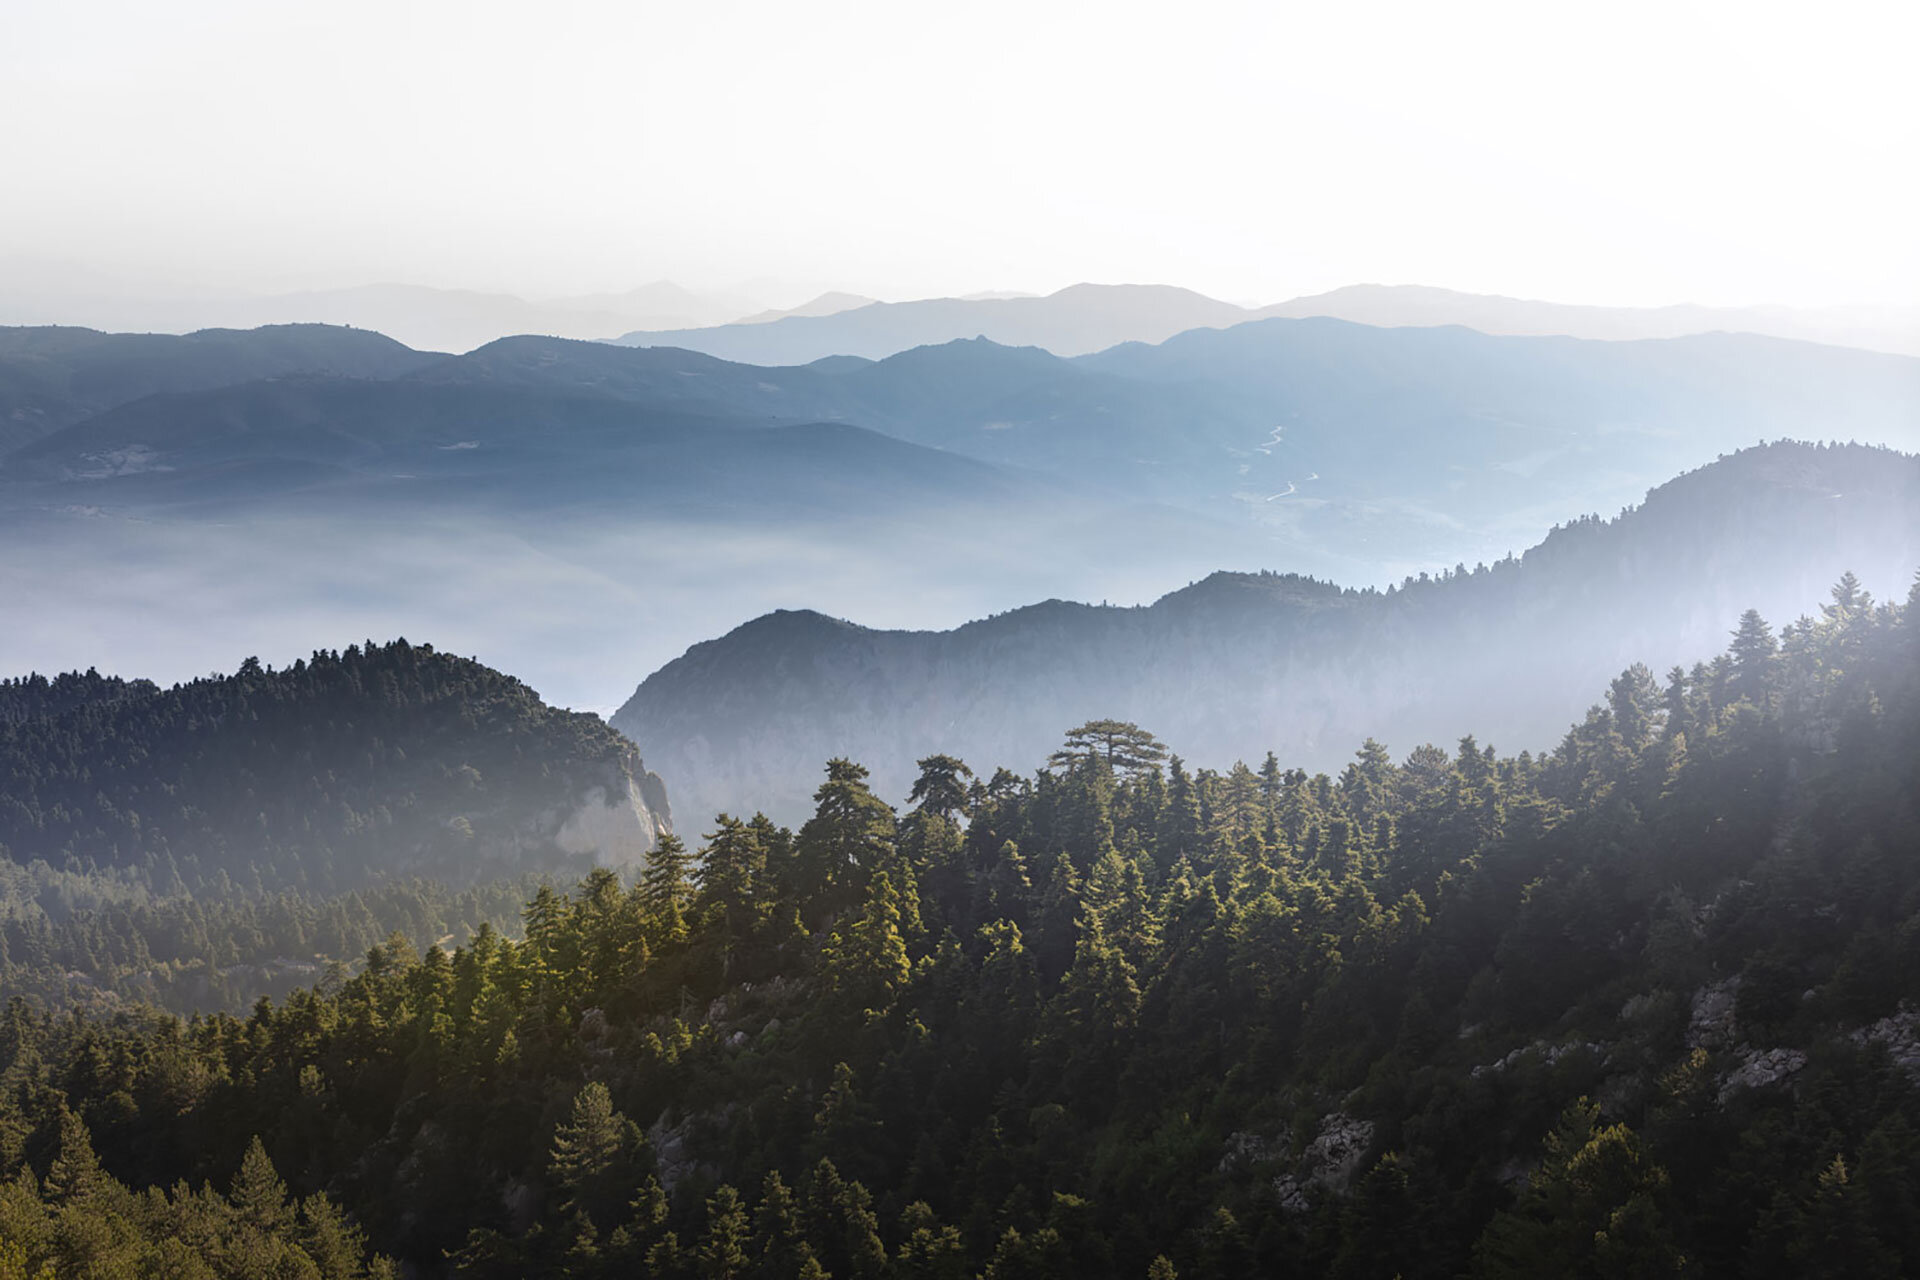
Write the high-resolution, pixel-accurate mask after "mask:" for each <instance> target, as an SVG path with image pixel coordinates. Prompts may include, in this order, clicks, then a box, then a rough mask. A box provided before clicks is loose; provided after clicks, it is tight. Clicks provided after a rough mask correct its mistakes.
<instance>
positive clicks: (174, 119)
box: [0, 0, 1920, 304]
mask: <svg viewBox="0 0 1920 1280" xmlns="http://www.w3.org/2000/svg"><path fill="white" fill-rule="evenodd" d="M1916 13H1920V10H1917V9H1916V8H1915V6H1913V5H1911V4H1909V3H1904V2H1902V3H1884V4H1859V5H1850V4H1839V3H1831V2H1827V3H1822V4H1819V5H1807V4H1799V5H1793V6H1786V5H1769V4H1757V3H1753V2H1752V0H1747V2H1745V3H1737V4H1686V3H1678V2H1676V0H1663V2H1662V3H1658V4H1645V5H1640V4H1625V3H1617V2H1615V3H1606V4H1593V5H1586V6H1575V5H1571V4H1541V3H1538V2H1537V0H1532V2H1528V3H1517V4H1512V5H1488V4H1434V3H1431V2H1430V0H1426V2H1422V3H1414V4H1404V5H1380V4H1361V3H1345V2H1343V3H1332V2H1330V0H1320V2H1318V3H1312V4H1278V3H1250V4H1245V5H1225V4H1205V3H1193V2H1191V0H1187V2H1183V3H1180V4H1171V3H1165V2H1164V0H1162V2H1160V3H1154V4H1142V5H1128V4H1119V3H1114V2H1113V0H1104V2H1102V3H1092V4H1071V3H1044V2H1042V3H1036V2H1035V0H1020V2H1017V3H1002V2H1000V0H971V2H969V3H966V4H931V3H918V2H914V0H889V2H886V3H838V2H835V3H823V2H820V0H776V2H772V3H757V2H756V3H748V2H743V0H698V2H695V3H690V2H688V0H676V2H675V3H671V4H659V3H646V2H635V0H608V2H599V0H573V2H564V0H548V2H547V3H542V4H532V3H526V2H525V0H522V2H521V3H517V4H498V3H487V2H482V0H458V2H457V3H437V2H436V3H407V2H406V0H379V2H377V3H362V2H361V0H324V2H323V3H311V4H309V3H261V2H260V0H238V2H228V0H170V2H169V3H166V4H155V3H153V2H152V0H0V118H4V119H5V120H7V121H8V122H9V123H8V127H7V128H6V129H4V130H0V175H4V178H0V184H3V187H4V197H3V198H0V269H4V270H5V271H6V272H8V273H9V274H10V275H11V276H12V285H11V287H13V288H16V289H27V288H30V287H34V286H35V285H36V284H37V283H38V282H40V281H42V280H45V279H48V278H51V277H57V276H60V275H62V274H64V273H65V272H66V271H67V270H68V269H69V267H71V266H82V267H87V268H91V269H94V270H97V271H100V272H103V273H106V274H107V275H108V276H119V277H132V278H136V279H139V280H141V281H144V282H146V283H147V284H148V285H150V286H152V287H156V288H165V289H176V288H177V289H192V290H195V291H228V290H238V291H246V290H258V291H275V290H280V289H287V288H300V287H312V286H329V285H344V284H357V283H365V282H369V281H375V280H403V281H410V282H416V283H422V284H434V285H445V286H466V287H477V288H487V289H496V288H498V289H509V290H514V291H519V292H523V293H540V292H571V291H592V290H603V289H623V288H628V287H631V286H633V285H635V284H638V283H641V282H643V281H646V280H650V279H655V278H659V277H670V278H673V279H676V280H679V281H681V282H683V283H687V284H689V285H693V286H696V287H707V288H713V287H720V286H737V285H739V284H740V283H741V282H745V281H750V280H755V279H756V278H767V277H770V278H774V279H777V280H781V281H785V282H788V284H789V285H790V286H792V287H793V288H794V289H803V288H806V287H809V286H814V285H820V286H825V285H834V286H838V287H844V288H850V289H856V290H860V291H863V292H867V293H870V294H874V295H877V296H883V297H895V298H898V297H910V296H922V295H927V294H936V293H948V292H951V293H960V292H968V291H973V290H980V289H988V288H1019V289H1029V290H1036V291H1040V290H1048V289H1052V288H1055V287H1058V286H1061V285H1064V284H1067V283H1071V282H1074V281H1077V280H1083V279H1084V280H1099V281H1109V282H1117V281H1164V282H1169V283H1178V284H1185V285H1189V286H1191V287H1194V288H1198V289H1202V290H1204V291H1206V292H1209V293H1212V294H1215V295H1217V296H1222V297H1227V298H1232V299H1235V300H1239V301H1271V300H1277V299H1279V298H1283V297H1287V296H1291V295H1295V294H1300V293H1307V292H1315V291H1318V290H1321V289H1326V288H1331V287H1335V286H1338V285H1341V284H1346V283H1352V282H1355V281H1361V280H1371V281H1384V282H1396V283H1398V282H1406V283H1430V284H1440V285H1449V286H1453V287H1458V288H1465V289H1472V290H1484V291H1491V292H1503V293H1510V294H1517V295H1524V296H1534V297H1551V298H1556V299H1560V300H1566V301H1582V302H1601V303H1658V302H1668V301H1679V300H1692V301H1699V302H1708V303H1742V302H1755V301H1776V302H1786V303H1794V304H1820V303H1829V302H1850V301H1869V302H1872V301H1878V302H1888V303H1911V302H1913V301H1914V300H1915V299H1916V298H1920V236H1916V234H1915V231H1914V228H1915V227H1920V177H1916V171H1917V166H1916V164H1915V157H1916V156H1920V76H1916V75H1915V74H1914V72H1913V67H1912V50H1913V48H1914V47H1915V38H1916V36H1920V29H1917V28H1920V19H1916V17H1915V14H1916ZM6 287H9V285H8V282H7V280H6V279H4V278H0V288H6ZM769 291H770V289H769V287H768V286H766V285H765V284H764V283H763V284H762V286H761V292H762V293H763V294H764V293H767V292H769Z"/></svg>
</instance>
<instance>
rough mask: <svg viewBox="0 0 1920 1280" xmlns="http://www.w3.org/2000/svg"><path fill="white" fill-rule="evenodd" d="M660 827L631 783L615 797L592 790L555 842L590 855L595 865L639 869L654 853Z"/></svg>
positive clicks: (602, 790) (605, 791)
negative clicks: (658, 827)
mask: <svg viewBox="0 0 1920 1280" xmlns="http://www.w3.org/2000/svg"><path fill="white" fill-rule="evenodd" d="M659 825H661V824H660V821H659V819H657V818H656V815H655V814H654V813H653V812H652V811H651V810H649V809H648V808H647V805H646V801H645V800H643V799H642V798H641V795H640V789H639V788H638V787H637V786H634V785H633V784H632V783H631V782H629V783H628V784H627V785H626V786H624V787H615V788H614V789H613V793H612V794H609V793H608V788H606V787H589V788H588V789H587V791H586V794H585V795H583V796H581V797H580V807H579V808H577V809H575V810H574V811H573V813H572V814H570V815H569V816H568V817H567V820H566V822H565V823H563V824H562V825H561V827H560V830H559V831H558V832H556V833H555V835H554V837H553V840H554V843H555V844H557V845H559V846H560V847H561V848H562V849H564V850H566V851H567V852H568V853H573V854H591V855H592V856H593V860H594V864H595V865H596V866H601V867H637V866H640V865H641V864H643V863H644V862H645V861H646V860H647V855H648V854H649V853H651V852H652V851H653V846H654V841H655V840H656V838H657V837H656V835H655V830H656V827H657V826H659Z"/></svg>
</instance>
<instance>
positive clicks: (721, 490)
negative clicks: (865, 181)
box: [0, 300, 1920, 581]
mask: <svg viewBox="0 0 1920 1280" xmlns="http://www.w3.org/2000/svg"><path fill="white" fill-rule="evenodd" d="M1014 301H1031V300H1014ZM283 332H286V333H294V332H297V333H298V334H301V335H308V336H311V335H322V334H333V335H336V336H337V338H338V339H339V342H338V345H340V346H342V347H357V346H366V345H368V344H370V343H377V342H379V341H380V340H378V339H377V338H375V337H374V336H373V335H361V334H357V333H355V332H354V331H341V330H312V331H307V330H300V331H274V330H263V331H259V333H260V334H261V335H267V336H271V335H276V334H280V333H283ZM245 336H246V335H239V337H245ZM139 341H142V342H153V343H159V344H167V343H172V344H180V345H181V349H182V350H187V351H191V352H193V353H194V354H196V355H203V354H205V353H206V351H207V350H213V349H218V350H226V349H228V348H233V349H235V350H236V351H238V352H239V354H238V355H236V356H235V358H234V359H232V360H231V361H230V362H229V366H230V367H229V369H228V372H227V375H226V376H227V377H228V378H229V379H231V381H232V382H233V384H234V385H229V386H219V385H212V386H207V387H205V388H201V389H191V390H183V391H178V392H172V393H170V394H163V395H151V396H147V397H145V398H142V399H138V400H133V401H132V402H131V403H127V404H122V405H118V406H116V407H114V408H111V409H109V410H107V411H106V412H103V413H98V414H96V415H95V416H93V417H91V418H89V419H87V420H85V421H79V422H74V423H73V424H72V425H69V426H65V427H63V428H62V429H60V430H58V431H56V432H53V433H51V434H49V435H47V436H45V437H44V438H42V439H39V440H37V441H34V442H33V443H31V444H29V445H26V446H25V447H22V448H19V449H17V450H16V451H15V452H14V453H13V454H12V455H11V457H9V458H7V459H5V460H4V461H3V462H0V481H4V480H9V479H10V480H14V481H18V482H36V483H38V484H40V485H41V486H42V487H43V490H44V486H45V485H47V484H49V483H51V484H57V485H58V486H59V489H58V495H57V496H59V497H60V499H61V500H62V501H65V502H68V503H71V502H86V503H89V504H95V505H106V506H124V505H127V504H129V503H132V504H135V505H139V504H145V503H151V502H162V503H174V502H181V501H203V500H207V499H210V498H217V499H220V500H241V499H244V498H245V497H246V496H247V495H248V493H249V491H250V489H256V490H257V491H258V493H259V494H261V495H265V494H274V495H279V494H284V493H287V492H292V491H304V490H309V489H314V490H325V491H326V492H327V493H328V494H330V495H333V496H334V497H338V496H340V495H343V494H346V493H349V492H352V493H356V494H365V493H371V492H373V491H376V490H377V491H381V492H388V493H400V492H402V491H406V492H408V493H417V494H418V495H419V496H420V497H422V498H424V499H430V500H434V501H445V500H454V499H462V500H464V499H471V500H474V501H482V502H485V503H487V504H490V505H505V506H510V507H512V506H527V505H533V506H540V505H544V504H548V503H551V502H554V501H564V502H567V503H571V504H575V505H587V506H591V505H594V504H603V503H614V504H617V503H620V502H627V503H638V504H644V505H645V507H646V508H647V509H648V510H649V511H653V512H656V513H662V514H666V513H675V514H681V513H684V514H699V515H702V516H704V517H705V518H710V519H718V518H735V517H738V516H742V515H753V516H755V517H756V518H775V517H778V518H787V517H789V516H792V515H796V514H801V513H805V512H816V513H826V514H828V515H836V516H837V515H845V514H850V513H856V512H857V513H864V514H877V513H882V512H886V511H905V510H908V509H912V508H917V509H919V510H923V511H924V510H930V509H932V508H933V507H934V506H937V505H938V504H941V503H945V502H950V501H954V500H965V501H967V502H973V503H994V502H1002V501H1016V500H1017V501H1022V502H1024V501H1028V500H1029V499H1032V498H1034V497H1035V496H1036V495H1040V494H1043V493H1044V494H1052V495H1054V496H1055V497H1056V498H1064V497H1065V496H1066V495H1073V498H1074V500H1076V501H1086V502H1093V503H1096V504H1098V503H1114V502H1120V503H1126V504H1133V505H1138V504H1143V503H1144V504H1156V505H1160V506H1164V507H1169V508H1174V509H1178V510H1181V511H1184V512H1187V513H1190V514H1191V515H1192V516H1194V517H1198V518H1200V519H1202V520H1206V521H1212V522H1216V523H1221V524H1226V525H1235V526H1239V527H1241V528H1243V529H1246V530H1249V531H1257V532H1258V533H1259V534H1260V535H1261V536H1263V537H1267V538H1269V539H1271V540H1272V541H1273V542H1274V544H1275V545H1276V547H1277V548H1279V549H1280V551H1279V554H1277V555H1276V556H1275V559H1278V560H1280V561H1281V562H1284V563H1287V564H1289V565H1291V566H1293V567H1294V568H1296V569H1300V570H1303V571H1312V572H1321V573H1330V572H1333V573H1339V574H1340V575H1341V576H1347V577H1352V576H1354V575H1355V574H1356V573H1361V572H1366V573H1368V577H1367V578H1365V579H1363V580H1370V581H1378V580H1379V566H1380V565H1382V564H1385V565H1389V566H1392V565H1399V564H1411V565H1416V566H1417V565H1420V564H1429V565H1430V564H1436V563H1447V562H1451V561H1457V560H1468V559H1484V558H1497V557H1498V556H1500V555H1502V554H1504V553H1505V552H1506V551H1507V550H1509V549H1511V548H1512V547H1515V546H1518V545H1524V543H1525V542H1526V541H1527V540H1528V539H1529V538H1532V537H1535V536H1537V535H1538V531H1539V530H1541V529H1544V528H1545V527H1547V526H1549V525H1551V524H1552V523H1554V522H1555V521H1556V520H1559V519H1564V518H1565V517H1566V516H1568V515H1570V514H1572V513H1575V512H1579V511H1587V510H1593V509H1595V508H1606V507H1617V506H1619V505H1621V504H1623V503H1625V502H1627V501H1630V500H1631V499H1632V498H1633V497H1634V496H1636V495H1638V494H1639V493H1643V492H1645V490H1646V489H1647V488H1648V487H1650V486H1651V485H1653V484H1656V483H1659V482H1660V481H1661V480H1663V479H1665V478H1666V477H1668V476H1671V475H1673V474H1675V473H1676V472H1678V471H1681V470H1684V469H1686V468H1688V467H1691V466H1695V465H1698V464H1699V463H1701V462H1703V461H1705V460H1707V459H1710V458H1712V457H1714V456H1715V455H1717V454H1719V453H1723V452H1727V451H1731V450H1733V449H1737V448H1740V447H1742V446H1744V445H1747V444H1751V443H1753V442H1754V441H1755V440H1758V439H1761V438H1768V437H1781V436H1789V437H1795V436H1818V437H1822V438H1833V439H1863V440H1870V441H1876V442H1881V443H1887V444H1891V445H1895V446H1898V447H1902V448H1920V360H1916V359H1913V358H1911V357H1901V356H1888V355H1879V354H1875V353H1870V352H1862V351H1855V350H1850V349H1843V348H1835V347H1826V346H1819V345H1814V344H1808V343H1794V342H1787V341H1784V340H1779V339H1771V338H1762V337H1754V336H1751V335H1727V334H1718V335H1700V336H1695V337H1688V338H1675V339H1663V340H1649V341H1638V342H1597V341H1582V340H1576V339H1567V338H1521V337H1491V336H1488V335H1485V334H1480V333H1475V332H1472V331H1469V330H1464V329H1458V328H1436V329H1427V328H1400V329H1383V328H1376V327H1370V326H1364V325H1357V324H1350V323H1346V322H1342V321H1335V320H1326V319H1313V320H1288V319H1271V320H1263V321H1256V322H1250V323H1246V324H1241V325H1237V326H1235V327H1234V328H1231V329H1226V330H1213V329H1204V328H1203V329H1195V330H1190V331H1188V332H1185V333H1182V334H1180V335H1178V336H1176V337H1174V338H1171V339H1169V340H1167V341H1165V342H1163V343H1160V344H1159V345H1147V344H1141V343H1128V344H1123V345H1121V346H1118V347H1112V348H1109V349H1107V350H1105V351H1102V352H1100V353H1097V354H1095V355H1090V356H1084V357H1080V358H1077V359H1072V360H1065V359H1061V358H1060V357H1057V356H1054V355H1051V354H1049V353H1048V352H1046V351H1043V350H1040V349H1038V348H1036V347H1021V348H1011V347H1005V346H1001V345H999V344H996V343H993V342H990V341H987V340H984V339H974V340H970V341H958V342H950V343H945V344H942V345H939V346H930V347H919V348H915V349H914V350H911V351H906V352H902V353H900V354H898V355H894V356H890V357H888V358H886V359H884V360H880V361H864V360H859V359H857V358H853V357H842V358H836V359H832V360H826V361H818V362H815V363H814V364H811V365H805V366H798V367H776V368H767V367H761V366H754V365H742V364H736V363H731V362H727V361H722V360H719V359H716V358H713V357H709V356H704V355H700V354H698V353H693V352H687V351H682V350H679V349H675V348H646V349H627V348H620V347H614V346H609V345H605V344H598V343H582V342H568V341H564V340H559V339H550V338H511V339H503V340H502V341H500V342H496V343H490V344H488V345H487V346H485V347H483V348H481V349H480V350H478V351H475V352H472V353H469V354H467V355H464V356H457V357H445V358H431V357H426V356H423V355H421V354H419V353H414V352H409V351H406V349H404V348H400V347H398V346H396V345H393V344H386V345H383V346H381V347H379V351H378V353H379V356H380V359H379V360H374V359H372V358H370V357H368V356H362V357H361V358H360V360H359V362H358V364H357V365H355V364H352V362H349V361H346V360H344V358H342V359H340V360H337V361H336V363H342V364H348V365H350V366H351V367H349V368H347V369H345V370H343V371H342V372H344V373H346V374H347V376H341V374H340V373H337V372H335V373H329V372H324V371H317V372H315V373H314V374H312V375H311V376H308V375H306V374H305V373H304V372H301V374H300V376H294V374H293V373H292V372H289V373H288V375H287V376H282V377H278V378H271V379H268V380H265V381H249V380H247V378H248V375H249V374H250V373H251V372H252V371H253V370H254V369H255V367H256V366H257V365H258V364H259V358H258V357H257V356H256V355H255V354H253V353H252V352H250V351H241V350H240V347H239V346H237V345H236V342H237V339H236V336H235V335H213V336H211V337H209V336H207V335H194V336H193V337H190V338H181V339H164V338H163V339H142V340H139ZM263 341H264V339H263ZM222 344H224V345H222ZM283 345H292V344H291V342H290V340H289V341H288V342H286V343H283ZM307 345H308V346H324V345H325V344H323V343H318V342H317V341H310V342H308V343H307ZM301 358H303V359H304V360H305V362H306V363H307V364H308V365H309V366H320V365H322V364H323V363H324V362H323V360H322V358H321V357H320V356H319V355H312V354H309V355H305V356H303V357H301ZM79 359H80V357H78V356H75V357H73V362H74V363H76V364H77V363H78V361H79ZM282 363H283V364H286V365H294V364H297V363H298V360H296V359H295V358H294V356H287V357H286V358H284V359H283V360H282ZM9 367H10V365H9V364H8V362H7V360H6V358H5V357H4V356H3V355H0V373H3V372H4V371H5V370H7V369H8V368H9ZM198 376H200V377H202V378H203V380H204V381H206V382H209V383H212V382H217V381H219V380H220V379H219V376H218V375H217V374H216V373H215V372H214V371H212V370H211V369H203V370H201V371H200V373H199V375H198ZM69 381H70V382H71V383H74V384H75V385H80V384H86V385H87V386H88V387H93V386H94V384H103V383H105V382H107V381H108V380H107V379H104V378H102V377H100V376H98V374H97V373H95V372H88V373H85V374H84V376H83V375H82V374H74V375H72V376H70V378H69ZM120 381H121V384H124V386H125V388H126V390H127V392H128V393H134V392H139V391H144V390H147V389H148V386H149V384H143V383H138V382H137V381H133V380H129V379H127V378H126V377H124V376H123V377H121V379H120ZM154 389H156V390H158V389H160V388H154ZM101 394H104V393H101ZM99 398H100V396H99V395H96V398H95V400H94V401H93V402H92V403H95V404H97V403H98V399H99ZM86 407H91V405H82V404H80V403H78V402H74V403H64V404H62V403H49V404H48V405H47V406H45V407H43V408H42V410H41V413H42V417H43V419H44V420H45V421H49V422H51V421H55V420H58V419H60V418H61V417H63V416H64V417H67V418H72V417H75V416H78V415H79V414H80V413H81V412H83V411H84V408H86ZM783 432H785V433H789V434H783ZM793 432H798V434H791V433H793ZM982 464H984V465H982ZM49 500H50V499H49ZM1366 566H1373V568H1372V569H1371V571H1369V570H1368V569H1367V568H1366Z"/></svg>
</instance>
